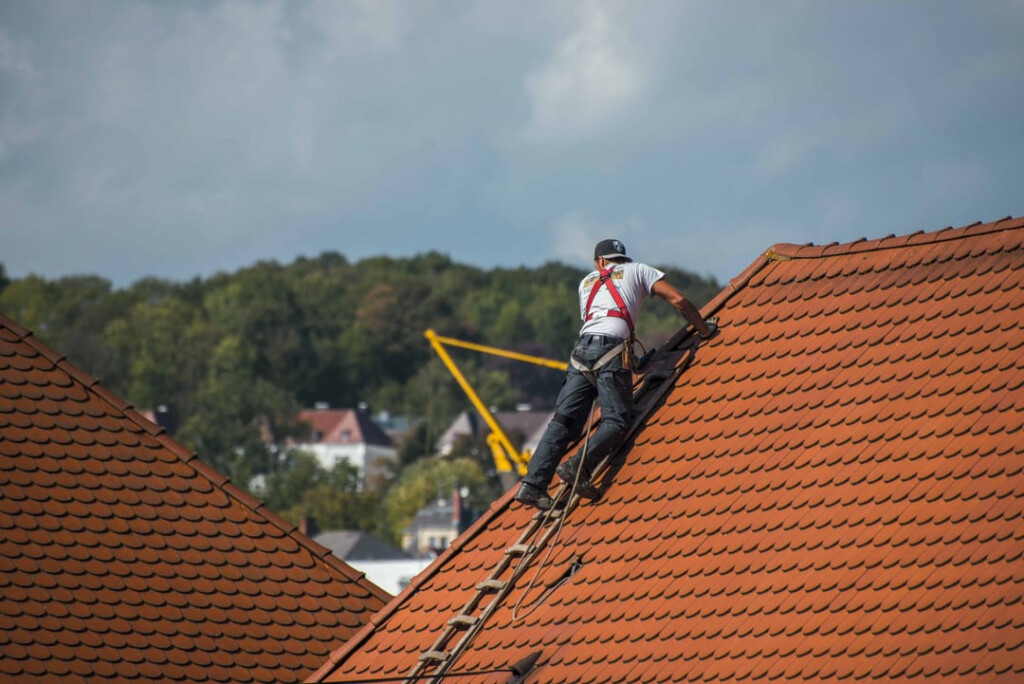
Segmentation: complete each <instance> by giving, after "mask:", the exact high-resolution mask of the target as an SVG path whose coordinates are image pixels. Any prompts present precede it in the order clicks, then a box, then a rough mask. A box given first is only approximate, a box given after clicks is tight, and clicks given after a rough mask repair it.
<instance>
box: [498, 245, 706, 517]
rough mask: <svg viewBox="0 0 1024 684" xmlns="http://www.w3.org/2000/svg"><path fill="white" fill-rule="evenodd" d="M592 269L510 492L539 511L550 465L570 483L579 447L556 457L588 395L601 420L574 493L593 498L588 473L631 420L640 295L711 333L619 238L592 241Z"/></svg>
mask: <svg viewBox="0 0 1024 684" xmlns="http://www.w3.org/2000/svg"><path fill="white" fill-rule="evenodd" d="M594 267H595V269H596V270H594V271H592V272H591V273H589V274H588V275H587V276H586V277H585V278H583V280H582V281H580V287H579V295H580V318H582V319H583V326H582V327H581V328H580V337H579V341H578V342H577V343H576V346H575V348H574V349H573V350H572V355H571V357H570V363H569V369H568V370H567V371H566V375H565V380H564V382H563V383H562V389H561V391H559V393H558V400H557V401H556V402H555V415H554V416H553V417H552V419H551V422H550V423H548V427H547V429H546V430H545V431H544V436H543V437H542V438H541V440H540V443H539V444H538V445H537V450H536V451H535V452H534V454H533V456H532V457H531V458H530V467H529V471H528V472H527V474H526V477H524V478H523V481H522V483H521V484H520V486H519V491H517V492H516V495H515V500H516V501H519V502H521V503H524V504H527V505H530V506H534V507H536V508H539V509H541V510H547V509H549V508H551V506H552V505H553V503H552V500H551V497H549V496H548V495H547V488H548V485H549V484H550V483H551V479H552V477H553V476H554V475H555V472H556V467H557V473H558V476H559V477H560V478H561V479H562V480H564V481H565V482H568V483H569V484H570V485H571V484H573V482H574V481H576V470H577V468H579V467H580V463H579V461H580V453H578V452H577V453H576V454H575V455H574V456H573V457H572V458H570V459H569V460H568V461H566V462H565V463H563V464H562V465H561V466H559V465H558V462H559V461H560V460H561V458H562V456H564V455H565V452H566V450H567V449H568V447H569V444H570V443H571V442H572V441H573V440H575V439H577V438H578V437H579V435H580V433H581V432H582V430H583V427H584V424H585V423H586V420H587V415H588V413H589V411H590V407H591V403H592V402H593V400H594V397H595V395H596V396H597V398H598V400H599V401H600V405H601V424H600V425H599V426H598V428H597V431H596V432H595V433H594V434H593V435H591V437H590V439H589V441H588V446H587V458H586V462H585V463H583V464H582V466H583V467H582V470H581V472H580V474H579V481H578V483H577V486H576V492H577V493H578V494H579V495H580V496H583V497H586V498H590V499H596V498H597V497H598V496H599V492H598V491H597V489H596V488H595V487H594V486H593V484H591V482H590V477H591V472H590V471H591V469H592V468H593V467H594V466H596V465H597V464H599V463H600V462H601V460H602V459H603V458H604V457H605V456H607V455H608V454H610V453H612V452H613V451H614V450H615V449H617V448H618V447H619V445H620V444H621V443H622V440H623V439H624V438H625V436H626V432H627V431H628V430H629V426H630V422H631V421H632V413H633V376H632V367H631V366H632V349H633V347H632V342H633V333H634V326H633V322H634V321H635V320H636V317H637V314H638V313H639V312H640V304H641V302H642V301H643V299H644V298H645V297H650V296H653V295H657V296H658V297H661V298H662V299H664V300H665V301H667V302H668V303H669V304H671V305H672V306H674V307H675V308H676V310H678V311H679V313H680V314H682V315H683V316H684V317H685V318H686V320H687V321H689V322H690V324H692V325H693V327H694V328H696V329H697V332H698V333H699V334H700V335H701V337H704V338H707V337H711V335H713V334H714V324H713V323H711V324H710V325H709V323H708V322H706V321H705V320H704V318H703V317H701V315H700V312H699V311H698V310H697V307H695V306H694V305H693V304H691V303H690V301H689V300H688V299H686V297H684V296H683V294H682V293H681V292H679V290H677V289H676V288H674V287H673V286H672V285H670V284H669V283H668V282H666V281H665V274H664V273H662V272H661V271H659V270H658V269H656V268H652V267H650V266H647V265H646V264H640V263H635V262H633V260H632V259H630V258H629V257H628V256H626V247H625V245H623V244H622V243H621V242H620V241H618V240H601V241H600V242H599V243H597V246H596V247H595V248H594Z"/></svg>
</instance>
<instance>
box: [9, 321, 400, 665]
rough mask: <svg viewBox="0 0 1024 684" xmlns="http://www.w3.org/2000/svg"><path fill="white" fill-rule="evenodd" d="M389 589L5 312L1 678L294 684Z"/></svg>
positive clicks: (383, 598) (352, 629) (353, 628)
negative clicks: (267, 505) (246, 490)
mask: <svg viewBox="0 0 1024 684" xmlns="http://www.w3.org/2000/svg"><path fill="white" fill-rule="evenodd" d="M388 598H389V596H388V595H387V594H386V593H385V592H383V591H382V590H381V589H379V588H377V587H376V586H374V585H373V584H371V583H370V582H368V581H367V580H365V579H364V578H363V576H362V574H361V573H358V572H356V571H355V570H353V569H352V568H350V567H349V566H348V565H346V564H345V563H343V562H341V561H340V560H338V559H337V558H334V557H333V556H331V555H330V554H329V552H328V550H327V549H326V548H324V547H322V546H320V545H319V544H316V543H315V542H313V541H312V540H310V539H309V538H308V537H305V536H304V535H302V534H300V533H299V532H298V531H297V530H296V529H295V526H294V525H290V524H288V523H286V522H285V521H284V520H282V519H281V518H279V517H278V516H276V515H274V514H273V513H272V512H270V511H269V510H267V509H266V508H265V507H264V506H263V505H262V504H261V503H260V502H259V501H257V500H255V499H253V498H252V497H250V496H249V495H247V494H246V493H244V492H242V491H241V490H239V489H237V488H236V487H235V486H234V485H232V484H231V483H230V482H228V481H227V480H226V478H225V477H224V476H222V475H220V474H218V473H216V472H215V471H213V470H212V469H210V468H209V467H208V466H206V465H205V464H203V463H202V462H201V461H200V460H199V459H198V458H197V457H196V456H195V454H193V453H191V452H189V451H187V450H185V449H184V448H183V447H181V446H180V445H178V444H177V443H175V442H174V441H173V440H171V439H170V438H168V437H167V436H166V435H164V434H162V428H159V427H157V426H156V425H154V424H153V423H151V422H149V421H147V420H145V419H144V418H143V417H142V416H141V415H140V414H139V413H137V412H136V411H134V410H133V409H132V408H131V407H130V406H128V405H127V404H125V402H123V401H122V400H120V399H118V398H117V397H115V396H113V395H112V394H110V393H109V392H108V391H107V390H105V389H104V388H103V387H101V386H100V385H99V384H98V383H97V382H96V380H95V379H93V378H91V377H89V376H88V375H86V374H84V373H83V372H81V371H80V370H79V369H77V368H76V367H74V366H73V365H71V364H70V363H68V362H67V361H65V360H63V359H62V358H61V357H60V356H59V355H58V354H56V353H54V352H53V351H52V350H50V349H49V348H47V347H46V346H45V345H43V344H42V343H40V342H39V341H38V340H37V339H36V338H35V337H33V336H32V335H31V333H30V332H29V331H28V330H26V329H24V328H22V327H20V326H19V325H17V324H16V323H14V322H13V321H11V320H10V319H9V318H6V317H4V316H0V682H61V683H65V682H101V681H102V682H136V681H138V682H142V681H145V682H150V681H188V682H228V681H231V682H251V681H257V682H294V681H301V680H302V679H303V678H304V677H306V676H307V675H308V674H309V673H311V672H312V671H313V670H314V669H315V668H316V667H317V666H319V665H320V664H321V663H322V662H323V660H324V658H325V657H326V655H327V654H328V653H329V652H330V650H331V649H333V648H337V647H338V646H339V645H340V644H341V643H343V642H344V640H345V639H346V638H347V637H349V636H350V635H352V634H353V633H354V632H355V631H356V629H358V628H359V627H360V626H362V625H363V624H364V623H366V622H367V620H368V619H369V618H370V616H371V615H372V614H373V612H374V611H376V610H377V609H379V608H380V607H381V606H382V605H383V604H384V602H385V601H386V600H388Z"/></svg>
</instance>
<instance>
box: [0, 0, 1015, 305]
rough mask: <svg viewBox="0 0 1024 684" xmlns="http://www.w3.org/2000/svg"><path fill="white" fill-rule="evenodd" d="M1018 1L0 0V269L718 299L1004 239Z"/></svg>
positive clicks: (120, 281)
mask: <svg viewBox="0 0 1024 684" xmlns="http://www.w3.org/2000/svg"><path fill="white" fill-rule="evenodd" d="M1022 35H1024V2H1022V1H1021V0H989V1H985V2H961V1H957V2H946V1H944V0H918V1H910V0H904V1H901V2H895V1H889V2H883V1H881V0H877V1H870V0H856V1H852V0H851V1H839V0H836V1H832V2H822V1H819V0H804V1H791V0H780V1H773V2H753V1H740V0H734V1H728V2H724V1H721V0H714V1H710V0H709V1H707V2H696V1H694V2H688V1H685V0H666V1H660V0H644V1H643V2H637V1H635V0H630V1H623V2H618V1H612V0H608V1H601V0H582V1H578V2H577V1H571V0H567V1H564V2H550V1H548V0H536V1H533V2H530V1H523V0H487V1H483V2H473V1H470V0H461V1H451V2H448V1H443V0H437V1H431V0H403V1H392V0H365V1H362V0H351V1H345V0H338V1H330V0H325V1H322V2H318V1H302V0H297V1H291V2H286V1H284V0H279V1H274V0H268V1H259V2H257V1H253V2H248V1H247V2H236V1H228V0H225V1H223V2H198V1H197V2H187V1H176V2H142V1H136V2H128V1H116V0H109V1H106V0H105V1H98V0H97V1H89V0H68V1H67V2H59V1H51V0H38V1H37V0H34V1H33V2H22V1H19V0H0V262H3V263H4V264H5V266H6V268H7V270H8V272H9V274H11V275H13V276H23V275H26V274H28V273H39V274H42V275H45V276H48V277H57V276H61V275H66V274H72V273H96V274H100V275H103V276H105V277H108V278H110V279H111V280H113V281H114V283H115V284H117V285H120V286H123V285H127V284H130V283H131V282H133V281H134V280H136V279H138V278H140V277H143V276H147V275H157V276H162V277H167V278H172V279H176V280H180V279H186V278H190V277H192V276H195V275H204V276H205V275H209V274H212V273H214V272H216V271H220V270H233V269H236V268H238V267H240V266H244V265H248V264H251V263H253V262H254V261H256V260H259V259H277V260H278V261H282V262H288V261H291V260H292V259H293V258H294V257H296V256H298V255H306V256H315V255H317V254H319V253H320V252H322V251H325V250H335V251H340V252H342V253H343V254H345V255H346V256H348V257H349V258H350V259H359V258H363V257H366V256H370V255H377V254H390V255H398V256H406V255H412V254H416V253H419V252H424V251H428V250H439V251H441V252H445V253H447V254H449V255H451V256H452V257H453V258H454V259H456V260H458V261H462V262H467V263H472V264H476V265H479V266H483V267H490V266H494V265H499V264H506V265H519V264H527V265H536V264H540V263H543V262H545V261H548V260H552V259H559V260H562V261H566V262H568V263H573V264H578V265H585V264H586V263H587V262H588V257H589V256H590V251H591V250H592V248H593V243H594V242H595V241H596V240H597V239H600V238H603V237H611V236H615V237H620V238H621V239H622V240H623V241H624V242H625V243H626V245H627V246H628V247H629V249H630V251H631V253H633V254H634V255H636V256H638V257H640V258H643V259H644V260H647V261H651V262H653V263H663V264H673V265H677V266H681V267H684V268H689V269H692V270H695V271H697V272H699V273H703V274H711V275H714V276H716V277H718V278H719V279H720V280H722V281H726V280H728V279H729V278H731V277H733V276H735V275H736V274H737V273H738V272H739V271H741V270H742V269H743V268H744V267H745V266H746V265H747V264H749V263H750V262H751V261H752V260H753V259H754V258H755V257H756V256H757V255H758V254H759V253H760V252H761V251H763V250H764V249H766V248H767V247H769V246H771V245H772V244H774V243H777V242H797V243H804V242H816V243H828V242H832V241H848V240H853V239H856V238H859V237H880V236H882V235H885V234H887V233H897V234H901V233H909V232H913V231H915V230H919V229H923V230H935V229H939V228H942V227H944V226H947V225H963V224H966V223H972V222H974V221H976V220H983V221H988V220H993V219H997V218H1001V217H1003V216H1006V215H1011V214H1012V215H1019V214H1021V213H1024V192H1022V188H1024V178H1022V176H1024V174H1022V172H1021V151H1022V150H1024V114H1022V112H1024V47H1022V45H1024V41H1022V38H1021V36H1022Z"/></svg>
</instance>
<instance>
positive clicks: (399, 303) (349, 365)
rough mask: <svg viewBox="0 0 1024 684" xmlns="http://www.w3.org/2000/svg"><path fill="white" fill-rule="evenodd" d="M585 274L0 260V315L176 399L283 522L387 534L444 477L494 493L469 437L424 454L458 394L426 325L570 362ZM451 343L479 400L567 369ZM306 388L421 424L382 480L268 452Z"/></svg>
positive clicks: (119, 383) (676, 274)
mask: <svg viewBox="0 0 1024 684" xmlns="http://www.w3.org/2000/svg"><path fill="white" fill-rule="evenodd" d="M665 270H666V271H667V273H668V278H669V280H670V281H671V282H672V283H673V284H675V285H677V286H678V287H679V288H680V289H681V290H682V291H683V292H684V293H686V294H687V296H689V297H690V298H691V299H692V300H693V301H694V302H696V303H697V304H703V303H704V302H706V301H707V300H708V299H710V297H712V296H713V295H714V294H715V293H716V292H717V291H718V284H717V283H715V282H714V281H713V280H711V279H708V278H701V277H699V276H696V275H694V274H692V273H688V272H686V271H681V270H678V269H674V268H668V269H665ZM583 275H584V272H583V271H582V270H580V269H576V268H572V267H570V266H566V265H564V264H559V263H548V264H544V265H543V266H541V267H539V268H525V267H520V268H495V269H491V270H482V269H479V268H474V267H472V266H468V265H465V264H457V263H454V262H452V261H451V259H449V258H448V257H447V256H445V255H442V254H437V253H429V254H423V255H420V256H416V257H412V258H401V259H396V258H391V257H375V258H372V259H364V260H362V261H359V262H355V263H353V262H349V261H348V260H347V259H346V258H345V257H344V256H342V255H340V254H338V253H336V252H327V253H324V254H321V255H320V256H319V257H316V258H301V259H298V260H296V261H294V262H293V263H291V264H288V265H280V264H278V263H275V262H260V263H257V264H255V265H253V266H251V267H248V268H245V269H242V270H239V271H237V272H235V273H221V274H217V275H215V276H213V277H211V278H208V279H199V278H197V279H194V280H191V281H188V282H185V283H174V282H169V281H165V280H159V279H155V278H148V279H144V280H140V281H138V282H136V283H134V284H133V285H132V286H131V287H128V288H124V289H114V288H113V287H112V286H111V283H110V282H109V281H107V280H105V279H103V278H100V277H96V276H88V275H84V276H70V277H66V278H58V279H55V280H49V279H46V278H41V277H38V276H27V277H24V278H15V279H10V278H8V277H7V275H6V271H5V270H3V268H2V266H0V311H2V312H3V313H5V314H6V315H8V316H10V317H11V318H13V319H14V320H16V321H18V322H19V323H20V324H22V325H24V326H26V327H28V328H30V329H32V330H34V331H35V333H36V334H37V335H38V336H39V337H40V338H41V339H42V340H43V341H45V342H46V343H47V344H49V345H50V346H52V347H53V348H54V349H56V350H58V351H59V352H60V353H62V354H65V355H67V356H68V357H69V359H70V360H71V361H72V362H74V363H75V364H77V365H79V366H81V367H82V368H83V369H84V370H86V371H87V372H89V373H90V374H92V375H95V376H98V377H100V378H101V379H102V380H103V382H104V384H105V385H106V386H107V387H108V388H109V389H110V390H112V391H113V392H115V393H117V394H120V395H122V396H124V397H126V398H127V399H128V400H129V401H131V402H132V403H133V404H135V405H136V406H138V407H140V408H142V409H147V408H155V407H156V406H159V405H161V404H166V405H168V406H170V407H171V408H172V410H173V412H174V413H175V414H177V416H178V418H179V426H180V427H179V430H178V432H177V434H176V435H175V436H176V438H178V439H179V440H181V441H182V442H184V443H185V444H186V445H187V446H189V447H190V448H193V449H195V450H196V451H197V452H198V453H199V455H200V457H201V458H203V459H204V460H206V461H207V462H209V463H211V464H212V465H213V466H214V467H216V468H217V469H219V470H221V471H222V472H224V473H225V474H226V475H228V476H230V477H231V478H232V479H233V480H234V481H235V482H236V483H237V484H239V485H240V486H243V487H244V486H247V485H248V484H249V483H250V482H251V481H257V480H254V479H253V478H256V477H257V476H260V477H261V478H262V479H263V480H264V481H266V482H268V483H270V484H269V485H268V487H269V489H268V490H267V491H268V492H269V493H268V494H267V496H268V498H269V499H270V502H271V503H270V505H271V507H272V508H274V509H275V510H278V511H281V512H283V513H285V514H286V515H288V516H289V517H290V518H293V519H297V518H296V516H299V517H301V515H303V514H312V515H314V516H315V517H317V518H318V519H319V520H320V524H321V527H324V526H325V525H343V526H356V527H360V528H362V529H370V528H372V527H374V526H381V529H380V531H381V532H382V533H383V534H385V535H387V536H389V537H392V538H394V537H395V535H397V534H398V532H399V531H400V530H401V527H402V526H404V525H405V524H407V523H408V520H409V519H411V516H412V514H413V513H414V512H415V509H416V508H417V507H419V506H421V505H422V504H423V503H425V502H426V501H427V500H428V499H430V498H431V497H432V496H435V495H436V494H437V493H438V491H440V490H438V489H437V487H441V486H442V484H443V485H444V487H449V486H453V485H456V484H458V485H462V484H466V485H468V486H470V487H471V488H474V487H475V488H477V489H479V490H480V491H481V492H486V493H485V494H476V493H475V495H479V496H483V497H485V498H486V497H488V496H490V495H492V494H494V492H493V491H489V490H488V489H487V484H486V482H487V478H486V476H485V474H484V473H485V471H486V469H487V467H488V466H487V462H486V459H487V458H488V457H487V454H486V453H484V454H482V455H481V454H480V453H479V449H477V452H478V453H477V454H476V456H477V457H479V458H480V460H479V461H476V460H474V459H473V458H462V459H455V460H438V459H436V458H425V456H427V455H428V454H429V453H430V452H431V451H432V447H433V444H434V442H436V440H437V438H438V437H439V436H440V434H441V432H442V431H443V430H444V429H445V428H446V427H447V425H448V424H449V423H450V421H451V420H452V419H453V418H454V417H455V416H456V415H457V414H458V413H459V412H460V411H463V410H466V409H468V408H469V404H468V401H467V400H466V399H465V397H464V396H463V394H462V391H461V390H460V389H459V387H458V386H457V385H456V383H455V382H454V380H453V379H452V378H451V377H450V375H449V374H448V372H447V370H446V369H445V368H444V367H443V366H442V365H441V364H440V363H439V361H438V360H437V359H436V358H435V355H434V354H433V352H432V351H431V349H430V347H429V345H428V344H427V342H426V340H425V339H424V338H423V333H424V331H425V330H426V329H427V328H433V329H435V330H436V331H437V332H438V333H440V334H442V335H448V336H451V337H457V338H461V339H466V340H472V341H477V342H482V343H484V344H489V345H493V346H496V347H501V348H506V349H513V350H516V351H520V352H524V353H527V354H533V355H537V356H546V357H551V358H557V359H564V358H566V356H567V354H568V351H569V349H570V348H571V346H572V343H573V340H574V338H575V336H576V332H577V330H578V327H579V323H580V321H579V309H578V306H577V303H576V288H577V286H578V283H579V279H580V278H581V277H582V276H583ZM682 325H684V321H682V320H681V319H680V318H679V316H678V314H677V313H676V312H675V311H673V310H672V309H671V308H670V307H668V306H666V305H664V304H663V303H661V302H657V301H656V302H652V303H649V304H647V305H646V310H645V312H644V314H643V315H642V316H641V320H640V323H639V328H638V333H639V335H640V337H641V339H642V340H643V341H644V342H645V344H647V345H648V346H650V345H652V344H661V343H663V341H664V340H665V339H667V338H668V337H670V336H671V335H672V334H673V333H674V332H675V331H676V330H678V329H679V328H680V327H681V326H682ZM452 354H453V357H455V359H456V362H457V363H458V364H459V366H460V368H462V370H463V372H464V373H465V374H466V375H467V376H468V377H469V379H470V382H471V383H473V384H474V386H475V387H476V389H477V391H478V392H479V394H480V395H481V397H482V399H483V401H484V402H485V403H486V404H488V405H494V406H496V407H497V408H499V409H502V410H504V409H511V408H512V407H514V405H515V404H517V403H520V402H529V403H532V404H534V405H535V406H537V407H538V408H544V407H549V406H550V404H551V402H552V401H553V399H554V396H555V394H556V392H557V390H558V386H559V383H560V382H561V373H559V372H558V371H552V370H550V369H547V368H542V367H539V366H533V365H529V364H523V363H517V362H514V361H509V360H507V359H500V358H496V357H491V356H481V355H478V354H475V353H473V352H466V351H455V350H453V352H452ZM318 401H327V402H329V403H330V404H331V405H333V406H341V407H345V406H349V407H351V406H355V404H356V402H359V401H369V402H370V404H371V405H372V406H373V408H374V409H387V410H389V411H390V412H391V413H393V414H396V415H404V416H406V417H408V418H409V419H410V420H411V421H412V424H414V425H416V426H417V427H416V430H415V432H414V434H413V435H412V436H411V438H410V439H409V440H408V441H407V442H406V446H405V447H404V448H403V451H402V457H401V462H400V464H399V465H400V467H401V470H400V472H399V473H398V474H397V477H396V478H395V479H394V481H393V482H391V483H385V486H384V487H383V489H380V490H378V489H374V488H373V487H368V488H367V491H365V492H364V491H361V490H357V489H354V484H353V482H352V481H351V479H350V478H349V477H348V475H346V474H345V473H343V472H337V473H334V472H332V473H326V472H323V470H322V469H319V470H318V468H319V466H316V464H315V463H313V464H310V462H309V461H308V459H302V458H298V457H294V458H293V457H287V458H283V459H282V458H281V457H280V456H279V455H277V454H275V453H274V452H273V451H272V450H271V449H270V448H268V436H269V437H272V438H273V441H275V442H278V443H280V442H281V441H282V440H283V438H284V437H285V436H287V435H289V434H292V433H293V432H294V431H295V430H296V429H297V426H296V425H295V422H294V416H295V415H296V413H297V412H298V410H299V409H300V408H301V407H304V406H305V407H308V406H312V405H313V404H314V403H315V402H318ZM314 466H316V467H314ZM257 479H259V478H257ZM388 484H390V486H386V485H388ZM441 493H445V494H446V491H442V492H441ZM385 502H386V503H385ZM481 503H482V504H485V503H486V501H482V502H481Z"/></svg>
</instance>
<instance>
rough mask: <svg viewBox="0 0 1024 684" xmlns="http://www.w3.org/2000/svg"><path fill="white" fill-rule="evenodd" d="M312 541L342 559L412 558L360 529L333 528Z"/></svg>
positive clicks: (316, 536)
mask: <svg viewBox="0 0 1024 684" xmlns="http://www.w3.org/2000/svg"><path fill="white" fill-rule="evenodd" d="M313 541H315V542H316V543H317V544H322V545H323V546H325V547H327V548H328V549H330V550H331V553H333V554H334V555H335V556H337V557H338V558H340V559H342V560H344V561H353V560H404V559H409V558H412V556H410V555H409V554H407V553H406V552H405V551H402V550H401V549H398V548H395V547H394V546H392V545H391V544H388V543H387V542H386V541H384V540H383V539H381V538H379V537H376V536H374V535H372V534H370V533H369V532H363V531H361V530H333V531H329V532H321V533H320V534H318V535H315V536H314V537H313Z"/></svg>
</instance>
